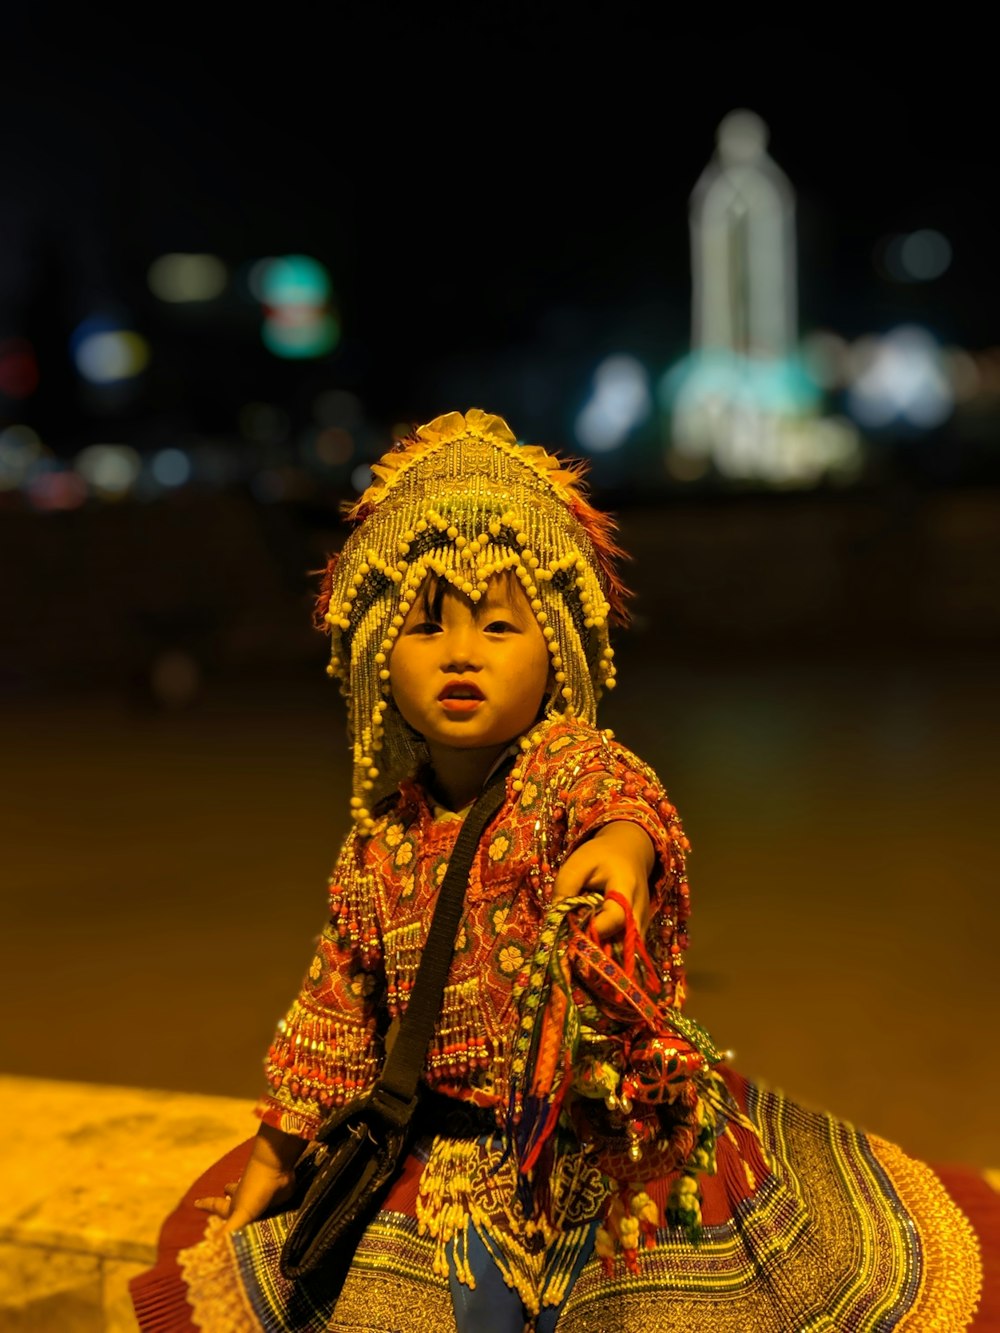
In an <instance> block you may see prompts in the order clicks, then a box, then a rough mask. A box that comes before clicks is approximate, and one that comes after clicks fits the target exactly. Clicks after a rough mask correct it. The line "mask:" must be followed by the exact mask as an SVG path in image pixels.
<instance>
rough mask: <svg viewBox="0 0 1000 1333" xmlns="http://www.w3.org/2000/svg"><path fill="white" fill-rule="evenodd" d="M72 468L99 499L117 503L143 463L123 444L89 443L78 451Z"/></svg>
mask: <svg viewBox="0 0 1000 1333" xmlns="http://www.w3.org/2000/svg"><path fill="white" fill-rule="evenodd" d="M74 466H75V468H76V470H77V472H78V473H79V474H80V476H81V477H83V479H84V480H85V481H86V482H87V484H88V485H89V487H90V489H91V490H92V491H93V492H94V494H95V495H96V496H98V498H99V499H102V500H120V499H122V498H123V497H124V496H126V495H127V494H128V493H129V491H130V490H131V489H132V487H133V486H134V485H135V483H136V479H137V478H138V476H139V472H140V470H141V467H142V462H141V460H140V458H139V455H138V454H137V453H136V451H135V450H134V449H130V448H129V446H128V445H125V444H91V445H88V446H87V448H86V449H83V450H81V451H80V453H78V454H77V456H76V458H75V460H74Z"/></svg>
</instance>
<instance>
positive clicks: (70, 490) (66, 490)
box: [26, 466, 87, 512]
mask: <svg viewBox="0 0 1000 1333" xmlns="http://www.w3.org/2000/svg"><path fill="white" fill-rule="evenodd" d="M26 489H27V494H28V502H29V503H30V504H31V506H32V508H33V509H37V510H40V511H42V512H46V511H49V512H55V511H58V510H66V509H79V508H80V506H81V505H83V504H85V503H86V499H87V483H86V482H85V481H84V479H83V477H81V476H80V474H79V473H78V472H74V471H73V470H72V469H70V468H60V467H58V466H56V467H53V468H51V469H50V470H47V471H44V472H39V473H37V475H35V476H32V477H31V479H30V480H29V481H28V483H27V487H26Z"/></svg>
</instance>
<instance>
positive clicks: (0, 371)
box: [0, 338, 38, 399]
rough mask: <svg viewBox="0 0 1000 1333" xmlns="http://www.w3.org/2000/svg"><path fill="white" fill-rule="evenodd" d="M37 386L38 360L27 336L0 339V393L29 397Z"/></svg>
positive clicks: (8, 395) (9, 395)
mask: <svg viewBox="0 0 1000 1333" xmlns="http://www.w3.org/2000/svg"><path fill="white" fill-rule="evenodd" d="M37 388H38V360H37V358H36V356H35V349H34V348H33V347H32V345H31V343H30V342H29V341H28V339H27V338H4V339H2V340H0V394H3V395H4V397H6V398H13V399H21V398H30V397H31V395H32V394H33V393H34V392H35V390H36V389H37Z"/></svg>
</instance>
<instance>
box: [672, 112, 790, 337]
mask: <svg viewBox="0 0 1000 1333" xmlns="http://www.w3.org/2000/svg"><path fill="white" fill-rule="evenodd" d="M767 138H768V131H767V126H766V125H765V124H764V122H763V121H762V120H761V118H760V117H759V116H756V115H754V113H753V112H752V111H733V112H731V113H730V114H729V115H728V116H726V118H725V119H724V120H723V121H722V123H721V124H720V126H719V129H718V132H717V136H716V140H717V145H718V147H717V149H716V153H715V155H714V156H713V158H712V160H711V162H709V164H708V166H707V167H706V168H705V170H704V171H703V172H702V174H701V177H700V178H699V180H698V183H697V184H696V185H695V187H694V190H693V191H692V194H691V209H690V219H691V270H692V312H691V344H692V350H693V351H694V352H715V351H728V352H732V353H735V354H737V355H738V356H750V357H753V358H755V359H756V358H763V359H771V358H775V359H779V358H783V357H787V356H789V355H790V354H791V353H792V352H793V351H794V349H795V345H796V340H797V333H798V309H797V295H796V279H795V270H796V257H795V195H794V193H793V191H792V187H791V185H790V184H789V182H788V179H787V177H786V176H785V174H784V172H783V171H782V170H781V168H780V167H779V166H778V165H777V164H776V163H775V162H774V161H773V159H772V158H771V157H769V156H768V153H767Z"/></svg>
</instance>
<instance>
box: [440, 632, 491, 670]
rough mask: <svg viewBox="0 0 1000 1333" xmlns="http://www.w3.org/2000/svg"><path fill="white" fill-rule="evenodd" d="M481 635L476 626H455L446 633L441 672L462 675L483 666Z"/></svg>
mask: <svg viewBox="0 0 1000 1333" xmlns="http://www.w3.org/2000/svg"><path fill="white" fill-rule="evenodd" d="M478 644H479V635H478V634H477V632H476V627H475V625H474V624H466V625H454V626H452V627H451V628H449V629H448V630H446V631H445V635H444V644H443V645H442V646H443V648H444V653H443V656H442V659H441V670H442V671H446V672H449V673H451V674H457V675H461V674H462V673H463V672H465V671H478V670H479V669H480V667H481V666H482V660H481V655H480V653H479V647H478Z"/></svg>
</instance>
